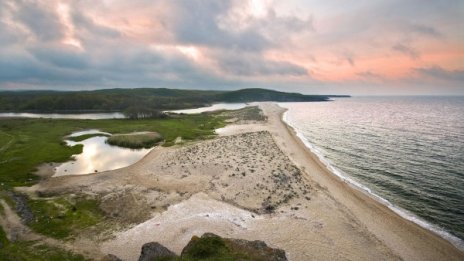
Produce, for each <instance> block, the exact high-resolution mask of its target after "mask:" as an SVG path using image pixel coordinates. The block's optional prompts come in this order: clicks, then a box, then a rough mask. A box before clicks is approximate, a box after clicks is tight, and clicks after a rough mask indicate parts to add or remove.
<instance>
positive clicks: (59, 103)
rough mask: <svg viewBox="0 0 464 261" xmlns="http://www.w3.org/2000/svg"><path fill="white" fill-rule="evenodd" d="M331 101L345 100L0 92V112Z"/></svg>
mask: <svg viewBox="0 0 464 261" xmlns="http://www.w3.org/2000/svg"><path fill="white" fill-rule="evenodd" d="M331 97H345V96H334V95H303V94H300V93H286V92H279V91H274V90H267V89H257V88H254V89H242V90H236V91H207V90H181V89H166V88H156V89H155V88H137V89H102V90H93V91H0V112H36V113H41V112H42V113H45V112H58V113H73V112H115V111H118V112H124V111H127V110H132V109H133V108H134V107H137V108H145V109H146V110H153V111H161V110H174V109H186V108H194V107H202V106H207V105H210V104H213V103H220V102H230V103H231V102H254V101H277V102H303V101H328V100H330V98H331Z"/></svg>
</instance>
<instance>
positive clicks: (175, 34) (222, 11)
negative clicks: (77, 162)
mask: <svg viewBox="0 0 464 261" xmlns="http://www.w3.org/2000/svg"><path fill="white" fill-rule="evenodd" d="M115 87H128V88H134V87H168V88H190V89H238V88H246V87H264V88H272V89H278V90H283V91H300V92H304V93H333V94H341V93H346V94H354V95H356V94H368V95H369V94H464V1H462V0H440V1H438V0H356V1H347V0H324V1H315V0H286V1H278V0H275V1H272V0H249V1H247V0H224V1H220V0H183V1H182V0H166V1H163V0H130V1H129V0H126V1H123V0H69V1H66V0H43V1H41V0H32V1H29V0H0V90H19V89H61V90H63V89H64V90H81V89H97V88H115Z"/></svg>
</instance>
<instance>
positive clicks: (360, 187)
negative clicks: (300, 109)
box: [282, 108, 464, 251]
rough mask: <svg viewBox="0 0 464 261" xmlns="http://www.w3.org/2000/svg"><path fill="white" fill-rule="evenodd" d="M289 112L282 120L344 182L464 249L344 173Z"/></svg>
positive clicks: (459, 244) (438, 229)
mask: <svg viewBox="0 0 464 261" xmlns="http://www.w3.org/2000/svg"><path fill="white" fill-rule="evenodd" d="M288 112H289V109H288V108H287V111H285V112H284V114H283V115H282V120H283V122H284V123H285V124H287V125H288V126H290V127H291V128H292V129H293V130H294V131H295V133H296V136H297V137H298V138H299V139H300V140H301V141H302V142H303V144H304V145H305V146H306V147H307V148H308V149H309V150H310V151H311V152H312V153H313V154H315V155H316V156H317V158H318V159H319V161H320V162H321V163H322V164H324V166H325V167H326V168H327V169H328V170H329V171H330V172H331V173H332V174H334V175H335V176H337V177H338V178H340V179H341V180H342V181H343V182H345V183H347V184H348V185H350V186H351V187H353V188H354V189H357V190H359V191H361V192H364V193H365V194H367V195H368V196H369V197H370V198H372V199H374V200H376V201H377V202H379V203H381V204H383V205H384V206H386V207H388V208H389V209H390V210H392V211H393V212H395V213H396V214H398V215H399V216H400V217H402V218H404V219H406V220H409V221H411V222H413V223H415V224H417V225H419V226H420V227H422V228H424V229H427V230H429V231H432V232H433V233H435V234H437V235H439V236H440V237H442V238H443V239H445V240H447V241H449V242H450V243H451V244H453V245H454V246H455V247H457V248H458V249H459V250H461V251H464V241H463V240H461V239H460V238H458V237H456V236H454V235H452V234H451V233H449V232H448V231H446V230H445V229H443V228H441V227H439V226H438V225H435V224H432V223H430V222H427V221H425V220H424V219H422V218H420V217H418V216H417V215H415V214H413V213H411V212H410V211H407V210H405V209H403V208H401V207H399V206H396V205H394V204H393V203H391V202H390V201H388V200H387V199H385V198H383V197H381V196H379V195H377V194H376V193H374V192H373V191H372V190H371V189H370V188H368V187H366V186H365V185H363V184H361V183H359V182H357V181H356V180H354V179H352V178H351V177H349V175H347V174H346V173H344V172H343V171H341V170H339V169H337V168H336V167H335V166H334V164H333V163H332V162H330V160H328V159H327V158H326V157H325V156H324V154H323V153H322V152H321V150H320V149H318V148H317V147H316V146H315V145H314V144H312V143H311V142H309V140H308V139H307V138H306V137H305V136H304V135H303V132H302V131H301V130H300V129H299V128H298V127H296V125H295V124H293V123H292V122H291V121H290V120H289V119H288Z"/></svg>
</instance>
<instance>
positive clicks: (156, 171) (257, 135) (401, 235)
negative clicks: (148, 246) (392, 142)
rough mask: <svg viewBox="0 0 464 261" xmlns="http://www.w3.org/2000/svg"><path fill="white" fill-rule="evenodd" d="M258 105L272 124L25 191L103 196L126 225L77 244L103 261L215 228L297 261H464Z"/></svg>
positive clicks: (275, 111) (275, 112)
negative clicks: (346, 177)
mask: <svg viewBox="0 0 464 261" xmlns="http://www.w3.org/2000/svg"><path fill="white" fill-rule="evenodd" d="M253 105H259V106H260V108H261V110H262V111H263V113H264V115H265V116H266V117H267V119H266V120H263V121H254V122H243V121H236V122H235V123H233V124H230V125H227V126H226V127H224V128H221V129H220V130H218V131H217V132H218V134H219V135H218V137H216V138H214V139H210V140H204V141H198V142H192V143H189V144H184V145H182V146H180V145H179V146H177V145H175V146H172V147H169V148H165V147H157V148H155V149H153V150H152V151H151V152H150V153H148V154H147V155H145V157H143V158H142V159H141V160H140V161H138V162H136V163H135V164H133V165H131V166H128V167H125V168H121V169H117V170H111V171H105V172H99V173H98V174H92V175H72V176H62V177H54V178H46V179H44V180H43V181H41V182H40V183H38V184H36V185H34V186H32V187H27V188H17V190H18V191H20V192H23V193H28V194H29V193H30V194H35V195H48V196H57V195H70V194H79V195H91V196H93V197H95V198H97V199H98V200H99V201H100V202H101V205H100V207H101V208H102V210H103V211H104V212H105V213H106V215H108V216H110V217H112V220H113V221H114V222H115V223H118V222H119V225H118V226H115V227H111V228H108V227H106V226H105V229H107V230H106V231H105V233H104V234H91V235H93V236H91V237H89V236H88V235H83V236H82V237H78V238H76V240H75V241H73V246H74V247H75V249H76V251H78V252H85V253H88V255H89V257H91V258H94V259H99V258H101V257H102V256H104V255H105V254H115V255H116V256H118V257H120V258H123V259H124V260H135V259H136V258H137V257H138V256H139V254H140V248H141V247H142V245H143V244H145V243H147V242H151V241H156V242H159V243H161V244H162V245H164V246H166V247H168V248H169V249H171V250H173V251H174V252H176V253H180V251H181V250H182V248H183V246H185V244H186V243H187V242H188V241H189V240H190V239H191V237H192V236H193V235H197V236H199V235H201V234H203V233H206V232H211V233H215V234H218V235H220V236H223V237H229V238H242V239H247V240H262V241H265V242H266V243H267V244H268V245H269V246H271V247H276V248H280V249H284V250H285V251H286V253H287V257H288V258H289V260H293V261H306V260H463V258H464V253H463V252H461V251H459V250H458V249H457V248H455V247H454V246H453V245H452V244H451V243H450V242H448V241H446V240H445V239H443V238H441V237H439V236H438V235H436V234H434V233H433V232H430V231H429V230H426V229H424V228H422V227H420V226H418V225H417V224H415V223H413V222H411V221H408V220H406V219H404V218H402V217H401V216H399V215H398V214H397V213H394V212H393V211H392V210H391V209H389V208H388V207H387V206H385V205H383V204H381V203H379V202H378V201H376V200H375V199H373V198H372V197H370V196H369V195H368V194H366V193H365V192H363V191H361V190H359V189H356V188H355V187H353V186H352V185H350V184H348V183H346V182H345V181H342V180H340V178H339V177H337V176H336V175H334V174H333V173H331V172H330V170H329V169H327V166H326V165H324V163H323V162H321V161H320V160H319V159H318V157H317V155H316V154H314V153H312V152H311V151H310V150H309V149H308V148H307V147H306V145H305V144H304V142H303V141H302V140H301V139H300V138H299V137H298V136H297V133H296V132H295V130H293V128H292V127H291V126H289V125H287V124H286V123H285V122H284V120H283V118H282V116H283V114H284V112H285V109H284V108H282V107H279V106H278V105H277V104H276V103H257V104H253ZM268 207H271V208H268ZM121 208H123V209H124V211H121ZM103 225H104V224H103Z"/></svg>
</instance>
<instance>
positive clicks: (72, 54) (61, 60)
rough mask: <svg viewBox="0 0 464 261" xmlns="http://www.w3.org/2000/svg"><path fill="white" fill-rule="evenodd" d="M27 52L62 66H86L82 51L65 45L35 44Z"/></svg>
mask: <svg viewBox="0 0 464 261" xmlns="http://www.w3.org/2000/svg"><path fill="white" fill-rule="evenodd" d="M29 52H30V53H31V54H32V55H33V56H34V57H35V58H36V59H38V60H39V61H41V62H44V63H48V64H50V65H52V66H56V67H62V68H72V69H81V68H85V67H87V66H88V62H87V61H88V57H86V56H85V54H84V53H82V52H79V51H77V50H75V49H74V48H72V47H67V46H64V45H62V46H56V45H55V46H36V47H33V48H31V49H30V50H29Z"/></svg>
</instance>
